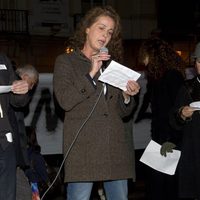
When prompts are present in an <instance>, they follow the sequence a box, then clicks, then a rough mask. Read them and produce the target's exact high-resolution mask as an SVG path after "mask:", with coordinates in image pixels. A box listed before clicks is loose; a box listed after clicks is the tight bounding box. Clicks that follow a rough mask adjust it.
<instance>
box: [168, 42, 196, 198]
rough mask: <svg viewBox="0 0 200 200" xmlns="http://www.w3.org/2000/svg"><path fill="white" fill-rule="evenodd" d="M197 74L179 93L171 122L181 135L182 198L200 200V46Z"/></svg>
mask: <svg viewBox="0 0 200 200" xmlns="http://www.w3.org/2000/svg"><path fill="white" fill-rule="evenodd" d="M194 58H195V68H196V72H197V75H196V76H195V77H194V78H192V79H189V80H186V81H185V84H184V85H183V86H182V87H181V89H180V91H179V92H178V95H177V98H176V102H175V106H174V108H173V109H172V112H171V117H170V123H171V125H172V126H173V127H174V128H176V129H177V130H180V131H181V132H180V133H181V139H182V140H181V146H180V150H181V158H180V161H179V165H178V172H179V173H178V178H179V179H178V180H179V197H180V198H184V199H186V198H187V199H198V200H199V199H200V190H199V187H200V156H199V152H200V125H199V124H200V43H198V44H197V46H196V49H195V52H194Z"/></svg>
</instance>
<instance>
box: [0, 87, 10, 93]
mask: <svg viewBox="0 0 200 200" xmlns="http://www.w3.org/2000/svg"><path fill="white" fill-rule="evenodd" d="M10 91H11V85H0V94H3V93H8V92H10Z"/></svg>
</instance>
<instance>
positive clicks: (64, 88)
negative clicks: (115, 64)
mask: <svg viewBox="0 0 200 200" xmlns="http://www.w3.org/2000/svg"><path fill="white" fill-rule="evenodd" d="M53 90H54V94H55V97H56V99H57V101H58V103H59V105H60V106H61V107H62V108H63V109H64V110H65V111H69V110H71V109H73V108H74V107H75V106H77V105H78V104H80V103H82V102H83V101H85V100H87V99H88V98H90V96H91V95H92V94H94V93H95V88H94V86H93V85H92V84H91V82H90V81H89V80H88V78H87V77H86V74H85V75H80V76H77V75H76V73H74V69H73V66H72V63H71V62H70V59H69V58H68V57H67V55H64V54H63V55H60V56H58V57H57V59H56V61H55V66H54V75H53Z"/></svg>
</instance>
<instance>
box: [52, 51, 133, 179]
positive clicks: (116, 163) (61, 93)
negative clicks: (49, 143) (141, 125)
mask: <svg viewBox="0 0 200 200" xmlns="http://www.w3.org/2000/svg"><path fill="white" fill-rule="evenodd" d="M90 66H91V62H90V60H89V59H87V58H86V57H85V56H84V55H83V54H82V53H81V52H80V51H77V52H76V51H74V52H72V53H70V54H62V55H59V56H58V57H57V59H56V62H55V68H54V78H53V86H54V93H55V96H56V98H57V100H58V103H59V104H60V106H61V107H62V108H63V109H64V111H65V119H64V144H63V145H64V154H65V153H66V152H67V151H68V149H69V147H70V145H71V144H72V141H73V140H74V138H75V137H76V134H77V133H78V132H79V135H78V137H77V139H76V141H75V143H74V144H73V147H72V149H71V151H70V153H69V155H68V157H67V159H66V161H65V182H74V181H99V180H101V181H102V180H117V179H127V178H134V176H135V174H134V161H133V153H134V152H133V151H134V149H133V144H132V142H133V141H132V139H131V136H130V135H129V134H127V133H125V129H124V124H123V122H122V118H123V117H124V116H127V115H129V114H130V113H131V111H132V110H133V107H134V105H135V102H134V100H133V98H131V101H130V103H129V104H127V105H126V104H124V99H123V96H122V92H121V91H120V90H119V89H117V88H114V87H112V86H109V85H107V94H106V95H104V94H103V93H102V95H101V96H100V98H99V94H100V92H101V90H102V87H103V86H102V83H101V82H99V81H98V80H97V79H98V76H99V74H98V75H97V76H96V77H95V79H94V81H95V82H96V86H95V85H93V84H92V81H91V80H89V79H88V78H87V76H86V74H87V73H88V72H89V69H90ZM98 98H99V100H98ZM95 103H97V104H96V107H95V108H94V110H93V107H94V105H95ZM92 110H93V111H92ZM90 115H91V116H90ZM88 116H90V117H89V119H87V118H88ZM80 127H82V128H81V130H80Z"/></svg>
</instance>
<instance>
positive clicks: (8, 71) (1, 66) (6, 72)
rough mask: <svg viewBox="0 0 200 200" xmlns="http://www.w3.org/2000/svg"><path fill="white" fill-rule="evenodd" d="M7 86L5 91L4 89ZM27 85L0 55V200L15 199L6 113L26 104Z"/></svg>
mask: <svg viewBox="0 0 200 200" xmlns="http://www.w3.org/2000/svg"><path fill="white" fill-rule="evenodd" d="M5 86H7V90H4V89H5ZM27 92H28V84H27V82H26V81H24V80H17V77H16V75H15V72H14V71H13V67H12V65H11V62H10V60H9V59H8V57H7V56H6V55H4V54H0V199H1V200H15V199H16V194H15V193H16V156H15V148H14V142H13V130H12V127H11V123H10V119H9V115H8V111H9V109H10V107H11V105H12V106H14V107H20V106H24V105H25V104H26V103H27V96H26V95H25V94H26V93H27Z"/></svg>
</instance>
